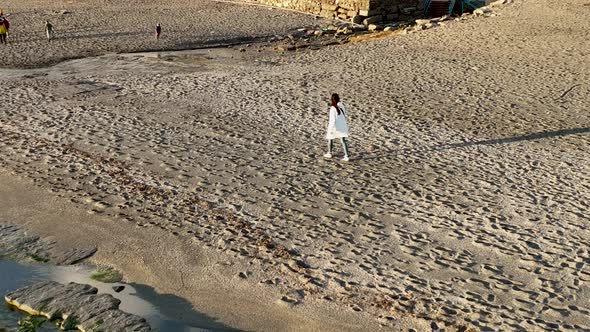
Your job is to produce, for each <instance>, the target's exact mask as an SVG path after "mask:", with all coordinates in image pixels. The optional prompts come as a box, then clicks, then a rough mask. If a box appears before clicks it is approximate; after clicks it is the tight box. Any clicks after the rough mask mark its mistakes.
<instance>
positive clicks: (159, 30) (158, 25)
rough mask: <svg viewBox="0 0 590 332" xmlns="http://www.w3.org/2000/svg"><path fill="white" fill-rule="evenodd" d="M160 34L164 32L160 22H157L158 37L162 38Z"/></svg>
mask: <svg viewBox="0 0 590 332" xmlns="http://www.w3.org/2000/svg"><path fill="white" fill-rule="evenodd" d="M160 34H162V26H160V23H158V24H156V39H160Z"/></svg>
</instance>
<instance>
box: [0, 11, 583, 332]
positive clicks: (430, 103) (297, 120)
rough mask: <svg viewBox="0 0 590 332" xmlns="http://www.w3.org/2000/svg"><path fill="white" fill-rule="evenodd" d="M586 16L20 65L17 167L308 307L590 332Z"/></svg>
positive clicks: (58, 191) (5, 139)
mask: <svg viewBox="0 0 590 332" xmlns="http://www.w3.org/2000/svg"><path fill="white" fill-rule="evenodd" d="M584 10H586V9H585V7H583V6H582V2H580V1H569V2H564V3H560V4H559V5H555V4H552V5H551V6H549V1H535V2H532V1H525V0H523V1H516V2H515V3H514V4H512V5H511V6H509V7H505V8H503V9H501V10H500V11H499V12H498V16H496V17H491V18H486V19H480V20H468V21H465V22H452V23H450V24H449V25H448V26H446V27H443V28H439V29H433V30H428V31H424V32H420V33H416V34H411V35H407V36H400V37H398V38H394V39H386V40H380V41H375V42H370V43H361V44H355V45H347V46H340V47H328V48H325V49H321V50H318V51H312V52H297V53H272V52H261V53H253V52H249V51H246V52H238V51H236V50H231V49H229V50H218V51H195V52H184V53H161V54H159V55H157V56H156V55H153V54H134V55H117V56H103V57H98V58H91V59H82V60H75V61H72V62H67V63H63V64H60V65H58V66H54V67H51V68H47V69H38V70H32V71H3V76H2V77H3V85H4V86H6V87H7V88H8V89H10V91H11V94H9V95H7V96H6V97H5V104H6V105H7V106H8V107H5V108H3V109H2V122H0V130H1V131H2V135H1V136H0V149H1V150H2V153H3V155H4V156H6V157H5V158H4V159H2V160H1V161H0V166H1V167H2V168H4V169H7V170H11V171H13V172H16V173H18V174H20V175H22V176H25V177H27V178H31V179H33V180H34V181H36V182H37V183H38V185H39V186H42V187H44V188H48V189H50V190H51V191H52V192H53V193H54V194H55V195H58V196H61V197H63V198H66V199H70V200H71V201H72V202H73V203H75V204H78V205H79V206H85V207H86V208H87V209H88V210H89V211H91V212H92V213H94V214H100V215H104V216H106V217H108V218H115V220H120V221H121V222H126V221H128V222H130V223H133V224H135V225H137V229H138V231H139V230H144V229H148V230H149V229H151V228H158V229H161V230H163V231H166V232H170V233H172V234H175V235H177V236H178V237H179V238H182V239H193V241H194V243H195V245H196V246H199V245H205V246H208V247H210V248H212V249H216V250H220V251H222V252H224V253H226V254H227V255H228V256H229V257H231V256H235V257H243V258H245V259H251V260H252V261H254V262H256V265H260V266H263V267H264V269H265V270H267V272H270V273H271V274H272V273H276V274H277V275H279V276H280V277H279V280H278V281H277V280H275V279H273V278H267V277H266V275H265V276H264V277H262V275H264V273H262V272H259V271H258V270H256V271H257V272H256V273H260V275H259V276H260V277H259V278H260V279H257V274H256V273H252V275H250V276H249V280H252V281H253V282H256V281H258V282H262V283H264V284H268V285H269V287H275V285H276V284H281V285H282V286H284V287H286V289H291V291H290V292H287V293H285V294H284V297H282V300H281V301H283V302H285V303H288V304H290V305H295V306H297V305H298V303H302V305H305V303H306V302H307V301H311V302H315V301H325V302H326V303H331V302H334V303H337V304H338V305H340V306H342V307H348V308H349V309H350V310H351V311H358V312H368V313H369V314H371V315H373V316H374V317H376V318H377V319H378V320H379V322H380V323H382V324H383V325H384V326H391V325H390V324H395V321H396V319H397V318H399V317H403V316H405V315H410V316H414V317H422V318H426V319H427V320H429V321H432V322H433V323H432V324H433V325H432V326H431V327H432V328H439V327H443V326H445V325H449V326H453V327H461V326H464V327H466V328H476V329H493V330H556V329H560V330H585V329H590V326H587V318H588V315H589V314H590V307H589V306H588V303H587V300H586V299H587V298H588V287H587V282H588V281H590V271H589V270H588V267H587V263H588V262H589V260H590V252H589V251H588V250H587V249H586V248H587V247H588V245H589V243H590V240H589V239H590V237H589V234H588V217H587V215H588V213H587V211H588V207H589V204H590V202H589V198H590V197H589V193H590V191H589V189H590V181H589V180H590V179H589V177H590V169H589V168H588V165H589V163H588V133H589V132H590V129H589V128H588V123H590V122H589V121H588V120H589V113H588V112H587V100H588V95H589V94H588V92H589V87H588V85H587V84H586V83H585V82H588V79H589V78H590V72H589V68H590V64H589V63H588V57H587V54H588V49H587V47H586V46H585V44H583V43H581V42H580V41H582V40H586V38H587V34H588V32H587V31H585V30H584V29H582V28H580V27H581V26H583V22H584V19H585V16H584V14H583V13H584ZM563 31H568V33H567V34H564V33H563ZM441 41H442V42H441ZM332 91H338V92H340V93H341V95H342V96H343V100H344V102H345V103H346V105H347V108H348V109H349V116H350V119H349V120H350V124H351V128H352V138H351V151H352V153H353V158H354V160H353V162H351V163H347V164H343V163H339V162H337V161H333V160H330V161H326V160H323V159H322V158H321V155H322V154H323V152H324V151H323V150H324V148H325V142H323V134H324V127H325V115H326V113H325V109H324V108H325V105H326V103H327V97H328V96H329V94H330V93H331V92H332ZM195 203H196V204H195Z"/></svg>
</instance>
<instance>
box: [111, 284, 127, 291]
mask: <svg viewBox="0 0 590 332" xmlns="http://www.w3.org/2000/svg"><path fill="white" fill-rule="evenodd" d="M124 289H125V286H123V285H117V286H113V290H114V291H115V292H117V293H121V292H122V291H123V290H124Z"/></svg>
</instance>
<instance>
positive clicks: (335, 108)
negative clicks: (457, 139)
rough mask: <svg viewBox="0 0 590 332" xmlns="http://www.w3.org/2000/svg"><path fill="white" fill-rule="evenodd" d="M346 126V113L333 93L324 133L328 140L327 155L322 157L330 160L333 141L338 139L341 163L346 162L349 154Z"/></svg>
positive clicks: (338, 97)
mask: <svg viewBox="0 0 590 332" xmlns="http://www.w3.org/2000/svg"><path fill="white" fill-rule="evenodd" d="M347 137H348V124H347V123H346V113H345V110H344V105H343V104H342V103H341V102H340V96H338V94H336V93H334V94H332V99H331V102H330V117H329V121H328V130H327V132H326V139H327V140H328V153H326V154H325V155H324V157H325V158H332V151H333V148H334V144H333V143H334V140H335V139H337V138H340V141H341V142H342V148H343V149H344V158H342V160H343V161H348V160H349V158H350V154H349V153H348V143H347V142H346V138H347Z"/></svg>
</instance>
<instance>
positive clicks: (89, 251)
mask: <svg viewBox="0 0 590 332" xmlns="http://www.w3.org/2000/svg"><path fill="white" fill-rule="evenodd" d="M95 252H96V247H95V246H85V247H80V248H69V249H67V250H60V249H58V248H56V247H55V245H54V243H52V242H49V241H44V240H41V239H40V238H39V237H38V236H36V235H31V234H29V233H28V232H26V231H25V230H24V229H23V228H22V227H21V226H18V225H11V224H1V223H0V256H8V257H12V258H15V259H32V260H35V261H40V262H51V263H54V264H57V265H72V264H76V263H79V262H81V261H82V260H84V259H86V258H88V257H90V256H92V255H94V253H95Z"/></svg>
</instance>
